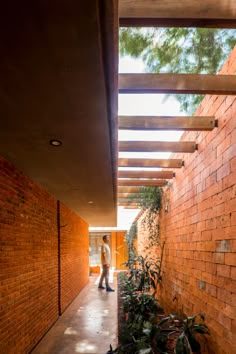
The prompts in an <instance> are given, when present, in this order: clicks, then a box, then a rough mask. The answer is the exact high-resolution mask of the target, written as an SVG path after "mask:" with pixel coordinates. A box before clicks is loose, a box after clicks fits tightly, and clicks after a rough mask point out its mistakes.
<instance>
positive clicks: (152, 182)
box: [118, 179, 167, 187]
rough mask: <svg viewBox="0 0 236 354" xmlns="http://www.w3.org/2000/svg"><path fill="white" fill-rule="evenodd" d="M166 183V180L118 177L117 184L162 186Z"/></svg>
mask: <svg viewBox="0 0 236 354" xmlns="http://www.w3.org/2000/svg"><path fill="white" fill-rule="evenodd" d="M166 184H167V181H166V180H158V179H156V180H155V179H127V180H122V179H118V186H140V187H142V186H156V187H164V186H165V185H166Z"/></svg>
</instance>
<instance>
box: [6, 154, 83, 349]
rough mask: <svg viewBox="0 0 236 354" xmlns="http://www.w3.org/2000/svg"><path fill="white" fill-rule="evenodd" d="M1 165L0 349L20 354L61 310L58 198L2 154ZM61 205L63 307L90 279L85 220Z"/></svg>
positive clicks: (33, 342) (54, 319)
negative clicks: (63, 215)
mask: <svg viewBox="0 0 236 354" xmlns="http://www.w3.org/2000/svg"><path fill="white" fill-rule="evenodd" d="M0 171H1V173H0V186H1V193H0V212H1V218H0V251H1V255H0V268H1V272H0V290H1V293H2V298H1V305H0V317H1V321H2V322H1V330H0V343H1V349H0V352H1V353H9V354H10V353H12V354H13V353H17V354H23V353H29V352H30V351H31V350H32V348H33V347H34V346H35V345H36V344H37V342H38V341H39V340H40V339H41V338H42V337H43V335H44V334H45V333H46V332H47V331H48V329H49V328H50V327H51V326H52V324H53V323H54V322H55V321H56V320H57V318H58V316H59V312H58V293H59V289H58V232H57V201H56V200H55V198H53V197H52V196H50V195H49V194H48V193H47V192H46V191H44V190H43V189H42V188H40V187H39V186H37V185H36V184H35V183H34V182H33V181H32V180H30V179H29V178H28V177H26V176H25V175H24V174H22V173H21V172H20V171H18V170H17V169H16V168H15V167H14V166H13V165H12V164H11V163H10V162H8V161H6V160H5V159H3V158H1V157H0ZM2 205H4V209H1V206H2ZM64 210H65V213H67V224H68V226H67V229H66V227H65V228H63V233H66V241H65V243H64V244H62V245H61V253H62V254H63V256H64V258H63V259H62V262H61V266H62V277H63V276H64V273H66V277H67V278H68V279H69V280H70V281H68V282H66V283H65V284H64V279H62V288H61V292H62V305H64V307H63V306H62V307H63V308H65V306H68V304H69V303H70V302H71V301H72V300H73V298H74V297H75V295H76V294H77V293H78V292H79V291H80V290H81V289H82V287H83V286H84V284H85V282H86V281H88V271H87V269H88V267H87V264H88V252H87V250H88V225H87V224H86V223H85V222H83V221H82V220H81V219H80V218H79V217H78V216H76V215H74V214H73V215H72V214H70V212H69V211H68V212H67V211H66V210H68V209H67V208H65V209H64ZM63 233H62V238H63V235H64V234H63ZM64 246H65V247H64ZM76 257H77V258H78V260H76V261H75V258H76ZM65 258H66V259H65ZM72 259H73V261H74V266H72V265H71V263H70V262H71V260H72ZM63 291H64V292H65V293H66V299H64V295H63Z"/></svg>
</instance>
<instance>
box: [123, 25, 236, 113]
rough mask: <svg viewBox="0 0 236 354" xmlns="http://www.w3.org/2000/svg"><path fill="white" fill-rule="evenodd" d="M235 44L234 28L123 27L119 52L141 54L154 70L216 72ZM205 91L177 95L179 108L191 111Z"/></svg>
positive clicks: (147, 69) (135, 55) (158, 71)
mask: <svg viewBox="0 0 236 354" xmlns="http://www.w3.org/2000/svg"><path fill="white" fill-rule="evenodd" d="M235 45H236V30H235V29H230V30H228V29H208V28H136V27H129V28H126V27H123V28H121V29H120V55H121V56H123V55H130V56H131V57H134V58H141V59H142V60H143V62H144V63H145V64H146V71H147V72H151V73H192V74H197V73H201V74H215V73H217V71H218V70H219V69H220V68H221V66H222V64H223V63H224V61H225V59H226V58H227V56H228V55H229V53H230V51H231V50H232V49H233V47H234V46H235ZM202 97H203V96H202V95H176V98H177V100H178V101H179V102H180V109H181V110H182V111H185V112H186V113H188V114H190V113H193V112H194V111H195V109H196V108H197V106H198V104H199V103H200V102H201V100H202Z"/></svg>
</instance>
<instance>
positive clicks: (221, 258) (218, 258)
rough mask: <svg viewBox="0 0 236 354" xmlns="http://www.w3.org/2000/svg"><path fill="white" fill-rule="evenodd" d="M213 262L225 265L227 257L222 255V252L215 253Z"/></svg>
mask: <svg viewBox="0 0 236 354" xmlns="http://www.w3.org/2000/svg"><path fill="white" fill-rule="evenodd" d="M213 262H215V263H221V264H224V262H225V255H224V253H222V252H220V253H218V252H216V253H213Z"/></svg>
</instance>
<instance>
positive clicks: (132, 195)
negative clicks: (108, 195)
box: [117, 192, 141, 200]
mask: <svg viewBox="0 0 236 354" xmlns="http://www.w3.org/2000/svg"><path fill="white" fill-rule="evenodd" d="M140 194H141V193H140V192H137V193H118V195H117V198H118V200H120V199H122V198H129V199H130V200H132V199H135V198H137V197H138V196H140Z"/></svg>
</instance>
